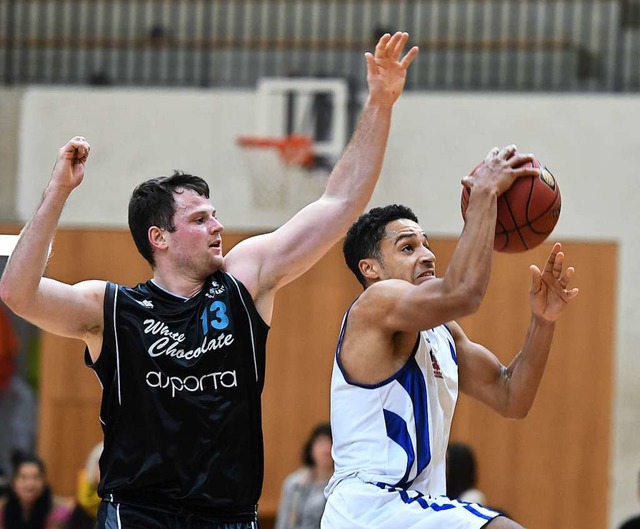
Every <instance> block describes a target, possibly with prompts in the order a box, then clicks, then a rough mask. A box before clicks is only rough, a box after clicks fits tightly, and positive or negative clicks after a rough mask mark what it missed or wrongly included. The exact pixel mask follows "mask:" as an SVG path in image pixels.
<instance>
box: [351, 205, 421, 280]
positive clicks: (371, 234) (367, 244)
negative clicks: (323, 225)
mask: <svg viewBox="0 0 640 529" xmlns="http://www.w3.org/2000/svg"><path fill="white" fill-rule="evenodd" d="M398 219H409V220H412V221H413V222H416V223H417V222H418V217H416V215H415V213H414V212H413V211H411V209H410V208H408V207H407V206H401V205H399V204H391V205H389V206H384V207H381V208H373V209H371V210H370V211H368V212H367V213H364V214H363V215H361V216H360V218H359V219H358V220H356V221H355V222H354V223H353V224H352V225H351V227H350V228H349V230H348V231H347V236H346V237H345V239H344V243H343V244H342V252H343V254H344V260H345V261H346V263H347V266H348V267H349V269H350V270H351V271H352V272H353V273H354V275H355V276H356V279H357V280H358V281H359V282H360V284H361V285H362V286H363V287H365V288H366V286H367V284H366V281H365V278H364V276H363V275H362V273H361V272H360V268H359V267H358V263H360V261H361V260H362V259H367V258H369V257H374V258H375V259H378V260H381V255H380V241H381V240H382V238H383V237H384V234H385V228H386V226H387V224H389V223H390V222H393V221H394V220H398Z"/></svg>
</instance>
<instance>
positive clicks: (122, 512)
mask: <svg viewBox="0 0 640 529" xmlns="http://www.w3.org/2000/svg"><path fill="white" fill-rule="evenodd" d="M96 529H258V523H257V522H255V521H251V522H220V521H211V520H207V519H206V518H203V517H201V516H196V515H191V514H181V513H171V512H168V511H163V510H160V509H154V508H153V507H141V506H138V505H135V506H134V505H129V504H125V503H112V502H108V501H102V502H101V503H100V507H99V508H98V523H97V525H96Z"/></svg>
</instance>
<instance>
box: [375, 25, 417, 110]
mask: <svg viewBox="0 0 640 529" xmlns="http://www.w3.org/2000/svg"><path fill="white" fill-rule="evenodd" d="M408 39H409V34H408V33H403V32H401V31H398V32H396V33H394V34H393V35H390V34H389V33H385V34H384V35H382V37H380V40H379V41H378V44H377V45H376V50H375V55H373V54H371V53H370V52H367V53H365V58H366V60H367V83H368V85H369V97H370V98H371V99H372V100H375V101H378V102H381V103H387V104H391V105H392V104H393V103H395V101H396V100H397V99H398V97H400V94H401V93H402V90H403V89H404V83H405V80H406V78H407V68H409V65H410V64H411V62H412V61H413V59H415V57H416V55H418V47H417V46H414V47H413V48H411V49H410V50H409V51H408V53H407V54H406V55H405V56H404V57H403V58H402V59H400V56H401V54H402V50H403V49H404V47H405V46H406V44H407V40H408Z"/></svg>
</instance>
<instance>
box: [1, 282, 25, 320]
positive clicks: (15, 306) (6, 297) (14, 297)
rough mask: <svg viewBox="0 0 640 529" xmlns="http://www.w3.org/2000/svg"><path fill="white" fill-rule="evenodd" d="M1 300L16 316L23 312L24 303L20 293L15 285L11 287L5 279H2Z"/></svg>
mask: <svg viewBox="0 0 640 529" xmlns="http://www.w3.org/2000/svg"><path fill="white" fill-rule="evenodd" d="M0 299H1V300H2V302H3V303H4V304H5V305H6V306H7V307H9V308H10V309H11V310H12V312H14V313H15V314H17V315H20V313H21V312H22V311H23V305H24V303H23V298H22V296H20V292H19V291H18V289H16V288H15V285H11V284H10V282H9V281H7V280H5V278H4V277H2V278H1V279H0Z"/></svg>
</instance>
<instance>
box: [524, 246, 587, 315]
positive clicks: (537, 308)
mask: <svg viewBox="0 0 640 529" xmlns="http://www.w3.org/2000/svg"><path fill="white" fill-rule="evenodd" d="M530 270H531V290H530V291H529V294H530V296H531V310H532V311H533V314H534V316H538V317H540V318H543V319H545V320H547V321H551V322H554V321H556V320H557V319H558V317H559V316H560V314H561V313H562V311H563V310H564V308H565V307H566V306H567V304H568V303H569V301H571V300H572V299H573V298H575V297H576V296H577V295H578V293H579V290H578V289H577V288H568V286H569V282H570V281H571V278H572V277H573V274H574V272H575V270H574V268H573V267H572V266H569V267H568V268H566V269H564V253H563V252H562V245H561V244H560V243H556V244H554V245H553V248H552V250H551V253H550V254H549V259H547V264H546V265H545V267H544V270H543V271H542V272H541V271H540V269H539V268H538V267H537V266H536V265H531V267H530Z"/></svg>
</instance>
